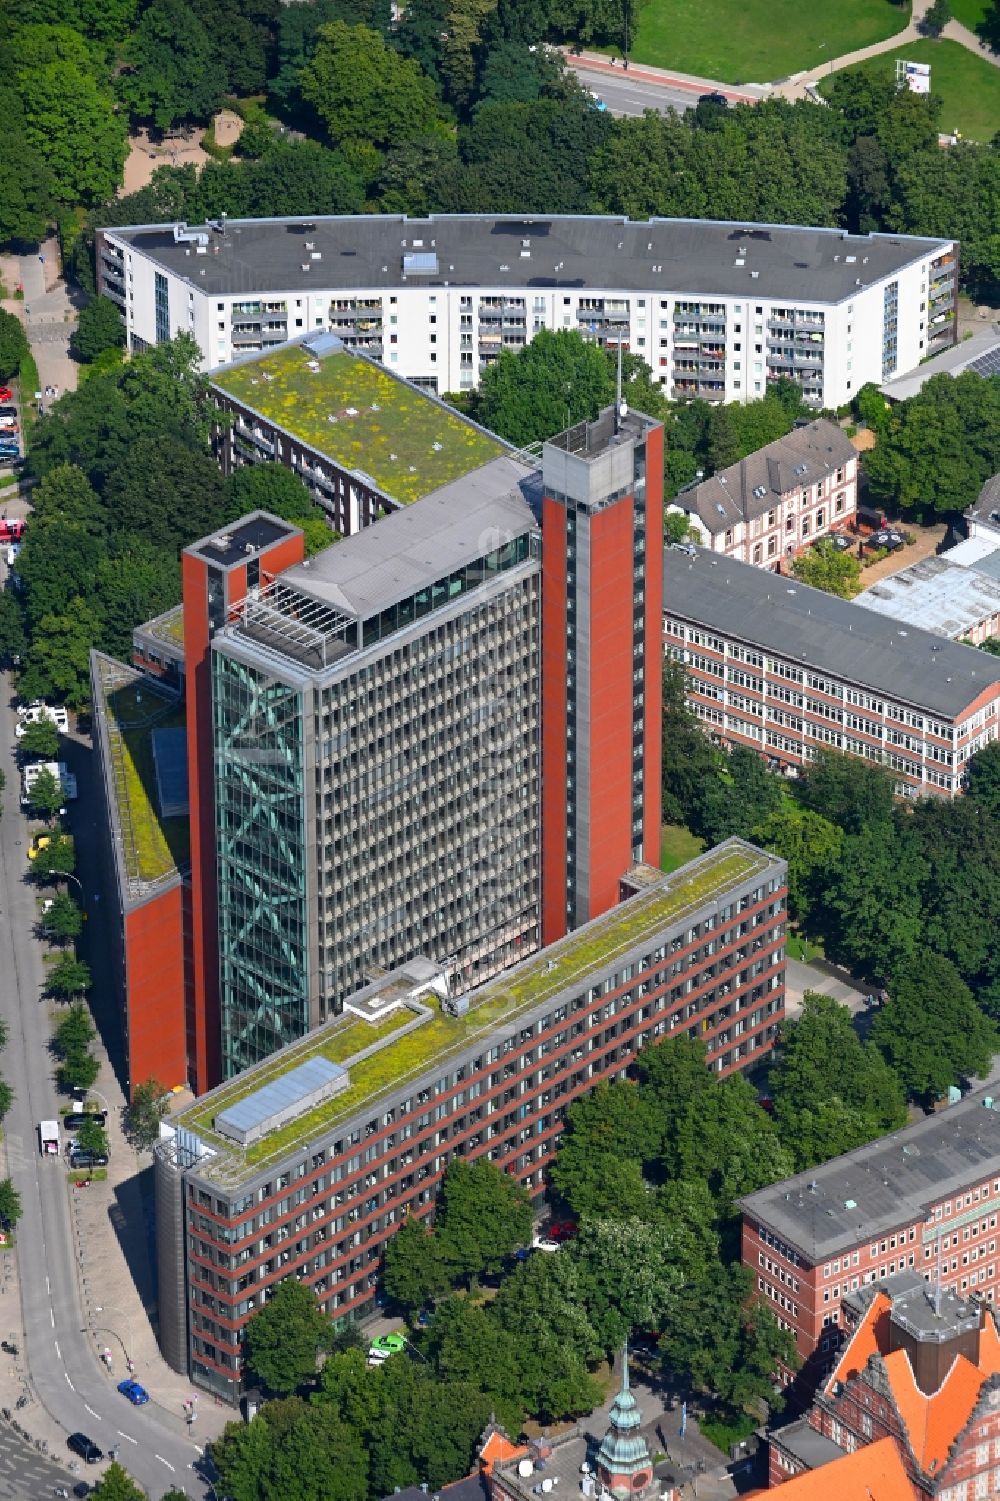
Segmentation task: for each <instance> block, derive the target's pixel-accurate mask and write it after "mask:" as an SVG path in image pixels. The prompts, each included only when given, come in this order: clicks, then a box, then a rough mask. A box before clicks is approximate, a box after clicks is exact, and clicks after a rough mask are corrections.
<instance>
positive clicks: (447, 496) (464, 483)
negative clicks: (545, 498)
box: [281, 455, 536, 619]
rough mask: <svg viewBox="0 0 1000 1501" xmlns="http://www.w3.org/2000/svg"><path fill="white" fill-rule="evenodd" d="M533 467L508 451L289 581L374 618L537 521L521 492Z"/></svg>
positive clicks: (294, 571)
mask: <svg viewBox="0 0 1000 1501" xmlns="http://www.w3.org/2000/svg"><path fill="white" fill-rule="evenodd" d="M531 474H532V471H531V469H530V468H529V467H528V465H527V464H523V463H521V462H520V461H519V460H517V459H514V458H510V457H508V456H507V455H503V456H501V457H500V458H497V459H491V460H490V462H489V463H488V464H483V465H482V467H481V468H479V469H474V470H473V471H472V473H471V474H466V475H463V476H462V477H461V479H457V480H453V481H452V482H451V483H450V484H447V485H442V486H441V487H440V488H439V489H437V490H432V491H431V493H430V494H429V495H425V496H423V498H422V499H420V500H418V501H415V502H414V503H413V505H411V506H406V507H404V508H403V509H402V510H400V511H394V512H392V513H391V514H390V515H388V516H383V517H382V518H381V519H380V520H379V521H378V522H376V524H375V525H374V526H366V527H363V528H362V529H361V531H359V532H355V533H354V535H353V536H350V537H345V538H344V540H343V541H342V542H335V543H334V544H333V546H332V547H328V548H326V549H325V550H324V551H323V552H321V553H318V554H317V555H316V557H314V558H310V559H309V561H308V563H299V564H297V565H296V566H295V567H293V568H289V569H287V570H286V571H285V572H284V573H283V574H282V575H281V581H282V584H284V585H286V586H287V587H289V588H292V589H295V590H296V591H297V592H298V593H301V594H305V595H308V596H309V597H310V598H312V599H316V600H318V601H320V603H322V604H324V605H328V606H330V607H331V608H333V609H335V610H339V611H340V612H341V613H343V614H344V615H347V616H354V617H357V618H361V619H364V618H367V617H368V616H370V615H373V614H375V613H377V612H378V611H379V610H384V609H386V608H387V607H388V606H389V605H391V604H395V603H396V602H397V601H398V600H400V599H405V598H406V597H407V596H408V595H410V594H414V593H416V591H417V590H418V589H421V588H423V587H425V586H426V585H427V584H432V583H434V581H435V580H436V579H440V578H444V577H446V576H447V575H448V574H449V573H453V572H455V571H456V569H459V568H461V567H463V566H464V565H465V564H466V563H470V562H472V561H473V560H474V559H476V558H479V557H482V556H483V554H484V553H486V552H489V551H492V550H493V549H495V548H498V547H500V546H501V545H502V544H503V543H504V542H508V541H509V540H510V539H511V538H512V537H517V536H520V535H521V534H522V533H523V532H527V531H531V530H533V529H534V527H535V525H536V522H535V519H534V517H533V515H532V513H531V510H530V508H529V506H528V503H527V501H526V500H525V498H524V496H523V495H522V493H521V489H520V486H521V483H522V482H523V481H526V480H528V479H530V477H531Z"/></svg>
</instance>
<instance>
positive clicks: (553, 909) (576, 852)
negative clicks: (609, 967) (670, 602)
mask: <svg viewBox="0 0 1000 1501" xmlns="http://www.w3.org/2000/svg"><path fill="white" fill-rule="evenodd" d="M542 492H543V498H542V560H543V578H544V582H543V605H542V610H543V616H544V629H543V654H544V663H545V665H544V672H543V681H544V686H545V714H544V717H543V774H544V789H545V791H544V829H545V839H544V847H545V856H544V871H545V874H544V901H543V920H542V941H543V942H544V943H552V942H553V941H554V940H555V939H556V938H559V937H560V936H561V935H562V934H563V933H565V932H566V931H567V930H568V929H572V928H575V927H578V926H579V925H580V924H581V923H584V922H587V921H589V919H590V918H592V917H596V916H597V915H598V914H599V913H601V912H604V911H606V910H607V908H608V907H610V906H612V905H613V904H614V902H615V901H616V900H617V892H618V883H619V881H620V879H621V874H622V871H623V870H625V869H627V868H628V866H629V865H630V864H632V863H633V862H634V861H636V860H645V861H647V862H648V863H649V864H650V865H658V864H659V856H660V849H659V844H660V737H661V731H660V709H661V700H662V684H661V677H660V645H659V637H660V632H661V629H662V609H663V575H662V558H663V428H662V426H661V425H660V424H659V423H654V422H651V421H650V420H649V418H647V417H643V416H641V415H635V414H632V413H626V412H625V411H624V408H622V409H621V410H613V409H609V410H607V411H605V412H602V413H601V414H600V416H599V417H598V419H597V421H596V422H583V423H580V424H579V426H577V427H572V428H569V429H568V430H567V431H566V432H564V433H560V434H559V436H558V437H557V438H554V439H553V440H552V441H551V442H550V443H546V444H545V446H544V450H543V457H542Z"/></svg>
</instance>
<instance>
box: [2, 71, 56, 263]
mask: <svg viewBox="0 0 1000 1501" xmlns="http://www.w3.org/2000/svg"><path fill="white" fill-rule="evenodd" d="M0 118H2V119H3V120H4V143H3V154H2V156H0V245H5V244H11V243H12V242H28V243H36V242H37V241H39V240H41V239H42V238H43V236H44V234H45V229H46V225H47V224H48V221H49V216H50V214H51V212H52V206H53V205H52V174H51V173H50V171H49V169H48V166H47V165H46V163H45V161H44V159H43V157H42V155H41V153H40V152H39V151H38V150H37V148H36V147H35V146H33V145H32V144H31V142H30V141H29V140H28V137H27V134H26V131H25V122H24V115H23V111H22V109H21V101H20V98H19V97H18V95H17V94H16V93H15V92H14V90H13V89H12V88H0Z"/></svg>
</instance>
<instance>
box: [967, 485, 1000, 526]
mask: <svg viewBox="0 0 1000 1501" xmlns="http://www.w3.org/2000/svg"><path fill="white" fill-rule="evenodd" d="M965 514H966V516H969V517H971V518H972V519H973V520H976V521H986V522H992V523H993V525H994V526H1000V474H994V475H992V476H991V477H990V478H989V479H988V480H987V481H986V483H985V485H984V486H983V488H982V489H981V490H980V492H979V494H978V495H977V496H976V499H975V500H974V501H973V503H972V505H971V506H970V507H969V509H968V510H967V511H966V512H965Z"/></svg>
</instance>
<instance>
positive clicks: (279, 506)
mask: <svg viewBox="0 0 1000 1501" xmlns="http://www.w3.org/2000/svg"><path fill="white" fill-rule="evenodd" d="M227 488H228V491H229V494H228V497H227V501H226V520H227V521H228V520H232V521H238V520H239V518H240V517H241V516H245V515H246V514H247V512H248V511H270V512H271V514H272V515H273V516H280V517H281V519H282V520H283V521H294V522H296V523H301V522H303V521H312V520H316V519H318V520H320V521H323V520H325V519H326V517H325V512H324V511H323V508H322V506H320V505H317V503H316V502H315V500H313V498H312V496H311V495H310V494H309V491H308V490H307V489H306V487H305V485H304V484H303V482H302V481H301V480H300V479H299V477H298V475H297V474H293V473H292V471H291V470H290V469H287V468H286V467H285V465H284V464H244V465H242V466H241V467H240V468H239V469H234V470H233V472H232V474H231V475H230V476H229V479H228V481H227ZM330 539H331V541H332V540H333V533H332V532H331V533H330Z"/></svg>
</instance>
